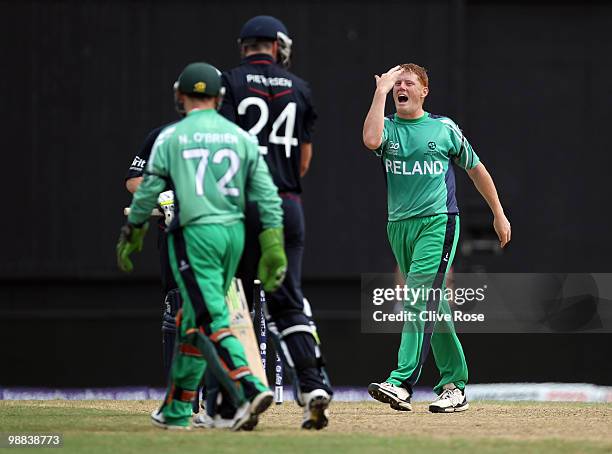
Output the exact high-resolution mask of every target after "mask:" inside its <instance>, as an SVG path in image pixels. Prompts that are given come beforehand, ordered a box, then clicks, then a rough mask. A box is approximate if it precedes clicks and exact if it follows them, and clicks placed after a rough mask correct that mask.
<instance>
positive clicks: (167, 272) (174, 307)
mask: <svg viewBox="0 0 612 454" xmlns="http://www.w3.org/2000/svg"><path fill="white" fill-rule="evenodd" d="M179 113H180V114H181V116H183V115H184V112H182V113H181V112H179ZM172 124H174V122H172V123H168V124H165V125H163V126H160V127H157V128H155V129H153V130H152V131H151V132H149V134H148V135H147V137H146V139H145V141H144V143H143V144H142V147H141V148H140V151H139V152H138V154H137V155H136V156H134V159H133V160H132V164H131V165H130V168H129V169H128V172H127V175H126V177H125V186H126V188H127V190H128V191H129V192H130V193H132V194H133V193H134V192H136V190H137V189H138V186H139V185H140V183H141V182H142V179H143V176H144V169H145V166H146V163H147V161H148V160H149V156H150V154H151V149H152V148H153V144H154V143H155V139H157V136H158V135H159V133H160V132H161V131H162V130H163V129H164V128H166V127H168V126H170V125H172ZM158 204H159V206H160V207H161V208H162V210H163V213H164V218H162V219H160V221H159V222H158V226H157V230H158V236H157V249H158V250H159V265H160V268H161V282H162V291H163V295H164V304H163V308H162V360H163V366H164V372H165V377H166V378H167V376H168V373H169V372H170V364H171V363H172V354H173V352H174V340H175V337H176V322H175V316H176V314H177V312H178V310H179V308H180V305H181V301H180V292H179V290H178V286H177V284H176V282H175V281H174V276H172V269H171V268H170V262H169V261H168V245H167V241H166V239H167V235H166V228H167V227H168V226H169V225H170V223H171V222H172V219H173V216H174V192H173V191H172V188H170V187H169V186H167V187H166V191H164V192H162V193H161V194H160V197H159V200H158ZM194 410H195V411H198V405H197V402H196V403H195V404H194Z"/></svg>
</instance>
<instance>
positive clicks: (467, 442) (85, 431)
mask: <svg viewBox="0 0 612 454" xmlns="http://www.w3.org/2000/svg"><path fill="white" fill-rule="evenodd" d="M106 405H110V406H111V408H104V407H105V406H106ZM151 405H153V406H154V404H153V403H150V402H132V403H130V402H116V403H112V404H102V403H100V402H99V401H97V402H92V403H91V404H89V403H87V402H71V401H65V402H61V403H58V402H44V401H42V402H24V403H20V402H10V403H9V402H0V432H3V433H11V432H12V433H17V432H20V433H27V432H45V433H50V432H55V433H61V434H63V436H64V446H63V447H62V448H61V449H60V450H59V451H56V452H62V453H93V454H98V453H100V454H101V453H109V454H120V453H138V452H147V453H157V452H159V453H164V454H173V453H181V454H185V453H192V452H193V453H195V452H206V453H209V454H218V453H226V452H243V453H247V452H257V453H261V454H263V453H265V454H268V453H277V452H278V453H281V452H282V453H290V454H298V453H312V454H315V453H316V454H319V453H337V452H343V453H344V452H360V453H362V452H368V453H370V452H371V453H383V452H411V453H415V452H429V453H432V452H435V453H447V452H448V453H451V452H452V453H453V454H457V453H463V452H468V453H470V454H473V453H489V452H495V453H499V452H507V453H521V454H525V453H575V452H581V453H595V452H611V451H612V443H610V441H609V439H603V440H597V439H594V440H589V439H583V440H576V439H563V438H559V437H555V438H546V435H545V434H544V436H543V437H539V436H536V437H526V439H508V438H504V437H503V436H500V437H490V436H488V435H487V433H483V434H482V436H480V435H479V432H478V428H477V427H474V424H476V425H478V424H479V423H478V422H474V424H470V421H471V419H466V418H463V419H459V418H458V417H457V416H454V415H441V416H438V415H427V414H423V415H419V414H413V415H408V416H406V417H405V415H399V416H396V415H397V414H391V413H390V414H389V415H387V413H384V411H386V409H384V408H383V407H380V406H373V405H372V404H369V403H368V404H359V403H356V404H338V405H339V408H340V411H338V414H337V416H336V420H332V425H330V428H329V429H326V430H323V431H320V432H306V431H302V430H299V429H298V428H297V425H296V422H297V421H298V420H297V419H296V418H299V414H298V413H297V410H296V409H295V408H294V405H293V404H291V403H289V404H286V405H283V406H282V407H283V408H281V409H275V411H274V413H275V414H273V415H272V416H271V417H270V421H269V422H268V423H267V424H266V422H262V423H261V424H260V427H258V428H257V430H256V431H254V432H250V433H249V432H239V433H232V432H227V431H220V430H194V431H191V432H171V431H162V430H159V429H155V428H153V427H152V426H151V425H150V423H149V419H148V409H149V408H150V407H151ZM360 405H363V406H364V411H365V412H371V413H372V414H371V415H366V418H367V419H366V421H367V422H369V423H371V424H370V425H369V426H367V428H365V429H362V428H361V427H360V426H359V424H357V425H353V424H352V421H356V420H355V419H353V418H352V417H351V416H350V415H351V414H353V412H358V413H360V412H361V408H360V407H359V406H360ZM366 405H367V407H366ZM501 405H504V404H501ZM531 405H537V404H534V403H531ZM508 408H509V409H510V410H509V411H510V412H512V411H514V409H518V411H519V412H523V411H525V410H526V409H525V408H523V407H521V406H520V405H515V404H510V405H508ZM552 408H554V407H552ZM571 408H574V407H571ZM576 408H581V409H582V411H584V410H585V407H584V406H582V407H576ZM586 408H587V410H588V408H589V407H586ZM595 408H597V409H600V408H601V407H595ZM372 409H374V410H372ZM609 409H610V408H609V406H608V407H604V411H603V412H601V411H599V410H598V411H599V413H597V415H596V416H595V417H594V418H595V419H594V421H596V423H597V424H602V427H605V426H606V424H607V423H609V422H611V420H610V417H609V413H610V412H609ZM381 412H382V416H377V415H378V414H379V413H381ZM467 413H468V412H466V415H467ZM474 414H475V417H476V418H480V417H481V416H479V415H478V414H477V413H476V412H475V413H474ZM517 415H520V413H517ZM390 417H391V418H395V419H393V420H392V421H398V422H399V423H400V424H413V427H411V431H412V432H411V433H410V434H403V433H401V428H400V429H399V433H378V431H377V429H376V423H377V419H379V418H387V419H385V421H388V420H389V419H388V418H390ZM400 417H401V419H400ZM431 418H438V419H435V420H432V419H431ZM449 418H457V419H449ZM428 420H429V423H430V424H431V423H433V424H434V426H436V427H438V426H439V433H438V434H433V435H432V434H429V435H418V434H415V433H414V429H415V427H414V425H418V424H419V423H420V421H423V424H425V422H426V421H428ZM485 421H486V420H485ZM334 423H336V425H335V428H334V425H333V424H334ZM517 423H518V424H520V423H521V421H520V420H517ZM448 424H453V425H462V424H466V427H465V431H463V430H461V431H459V433H463V432H465V435H464V436H461V435H459V436H457V435H454V436H452V437H446V438H445V437H444V431H445V430H446V427H447V426H448ZM386 425H387V426H388V424H386ZM468 425H469V426H468ZM608 429H609V430H611V431H612V425H610V426H609V427H608ZM383 432H384V431H383ZM40 449H41V448H36V449H20V450H19V451H18V452H30V451H32V452H40Z"/></svg>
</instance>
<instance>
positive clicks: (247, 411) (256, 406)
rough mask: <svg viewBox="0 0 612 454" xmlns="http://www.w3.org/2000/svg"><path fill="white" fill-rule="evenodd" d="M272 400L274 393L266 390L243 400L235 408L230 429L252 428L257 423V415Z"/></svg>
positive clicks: (268, 405)
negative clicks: (243, 401)
mask: <svg viewBox="0 0 612 454" xmlns="http://www.w3.org/2000/svg"><path fill="white" fill-rule="evenodd" d="M273 401H274V393H273V392H272V391H269V390H268V391H263V392H260V393H259V394H257V395H256V396H255V397H254V398H253V399H252V400H251V401H250V402H245V403H244V404H242V405H241V406H240V407H239V408H238V410H236V414H235V415H234V419H233V424H232V427H231V429H232V430H233V431H237V430H240V429H244V430H253V428H254V427H255V425H257V421H258V420H259V415H260V414H262V413H263V412H264V411H266V410H267V409H268V408H269V407H270V405H272V402H273ZM253 423H254V425H253Z"/></svg>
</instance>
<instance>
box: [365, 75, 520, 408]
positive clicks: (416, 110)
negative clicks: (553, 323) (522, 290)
mask: <svg viewBox="0 0 612 454" xmlns="http://www.w3.org/2000/svg"><path fill="white" fill-rule="evenodd" d="M375 79H376V91H375V93H374V98H373V100H372V105H371V107H370V110H369V112H368V115H367V117H366V119H365V123H364V125H363V142H364V144H365V146H366V147H368V148H369V149H370V150H373V151H374V152H375V153H376V155H377V156H378V157H380V158H381V159H382V162H383V166H384V169H385V173H386V177H387V194H388V216H389V218H388V224H387V234H388V237H389V242H390V244H391V248H392V250H393V254H394V255H395V258H396V260H397V262H398V265H399V269H400V271H401V272H402V274H403V275H404V276H405V277H406V281H407V284H408V285H409V286H411V287H416V288H418V287H421V286H422V287H423V288H425V289H429V288H433V289H442V290H443V286H444V282H445V275H446V273H447V272H448V270H449V268H450V266H451V264H452V262H453V258H454V255H455V249H456V247H457V240H458V238H459V209H458V206H457V200H456V198H455V176H454V171H453V163H454V164H456V165H458V166H459V167H461V168H463V169H465V170H466V171H467V173H468V175H469V176H470V178H471V179H472V181H473V182H474V185H475V186H476V188H477V189H478V191H479V192H480V193H481V194H482V196H483V197H484V199H485V200H486V202H487V203H488V205H489V207H490V208H491V210H492V212H493V216H494V221H493V227H494V229H495V232H496V233H497V236H498V238H499V241H500V246H501V247H504V246H505V245H506V244H507V243H508V242H509V241H510V223H509V222H508V219H507V218H506V216H505V214H504V210H503V208H502V205H501V203H500V201H499V198H498V196H497V190H496V189H495V185H494V183H493V180H492V178H491V176H490V175H489V173H488V172H487V170H486V168H485V166H484V165H483V164H482V163H481V162H480V159H479V158H478V156H477V155H476V153H475V152H474V150H473V149H472V147H471V146H470V144H469V142H468V141H467V139H466V138H465V136H464V135H463V133H462V132H461V130H460V129H459V128H458V127H457V125H456V124H455V123H454V122H453V121H452V120H451V119H450V118H447V117H442V116H437V115H433V114H430V113H428V112H426V111H424V110H423V103H424V101H425V98H426V96H427V94H428V93H429V80H428V77H427V72H426V71H425V69H424V68H422V67H420V66H418V65H416V64H413V63H410V64H403V65H398V66H395V67H393V68H391V69H390V70H389V71H388V72H386V73H384V74H382V75H381V76H375ZM391 90H393V101H394V102H395V109H396V113H395V114H394V115H392V116H389V117H385V114H384V112H385V101H386V97H387V94H388V93H389V91H391ZM444 293H445V292H443V291H442V292H437V293H436V292H431V293H430V295H431V294H433V295H440V294H442V295H444ZM426 294H427V293H423V295H426ZM405 309H406V310H412V311H415V312H422V311H425V310H428V311H431V310H433V311H436V312H440V313H449V312H450V308H449V305H448V301H446V300H445V299H444V298H441V299H440V300H439V301H437V300H436V297H435V296H434V297H432V298H430V299H427V298H426V297H422V298H420V299H414V300H412V301H409V302H405ZM433 323H434V322H427V321H422V320H421V319H420V318H419V317H416V320H415V321H414V322H406V324H405V325H404V329H403V331H402V338H401V343H400V348H399V352H398V365H397V368H396V369H395V370H394V371H392V372H391V374H390V375H389V377H388V378H387V379H386V380H385V381H384V382H382V383H371V384H370V385H369V386H368V392H369V393H370V395H371V396H372V397H373V398H374V399H376V400H379V401H381V402H384V403H388V404H390V406H391V408H393V409H395V410H400V411H410V410H412V407H411V404H410V396H411V395H412V389H413V386H414V385H415V383H416V382H417V380H418V378H419V375H420V373H421V368H422V367H423V363H424V362H425V359H426V358H427V355H428V353H429V349H430V347H431V349H432V350H433V355H434V359H435V362H436V365H437V367H438V369H439V371H440V377H441V379H440V382H439V383H438V384H437V385H436V387H435V388H434V391H435V392H436V394H438V398H437V399H436V401H435V402H433V403H432V404H430V406H429V410H430V411H431V412H436V413H437V412H442V413H450V412H456V411H464V410H467V409H468V407H469V406H468V402H467V399H466V396H465V391H464V389H465V385H466V383H467V381H468V369H467V363H466V361H465V356H464V354H463V349H462V347H461V343H460V342H459V339H458V338H457V334H456V333H455V331H454V329H453V324H452V321H451V322H437V323H436V324H435V327H434V325H433Z"/></svg>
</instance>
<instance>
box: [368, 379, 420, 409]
mask: <svg viewBox="0 0 612 454" xmlns="http://www.w3.org/2000/svg"><path fill="white" fill-rule="evenodd" d="M368 393H369V394H370V396H372V398H374V399H376V400H378V401H379V402H383V403H385V404H389V405H390V406H391V408H393V409H394V410H397V411H412V405H410V393H409V392H408V390H407V389H406V388H402V387H400V386H395V385H393V384H391V383H388V382H386V381H384V382H382V383H370V385H369V386H368Z"/></svg>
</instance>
